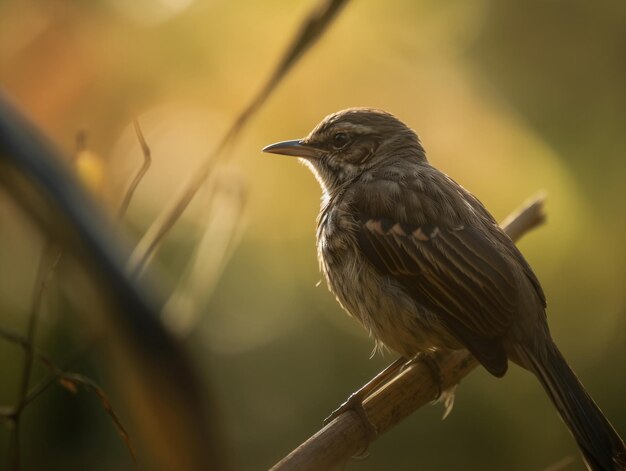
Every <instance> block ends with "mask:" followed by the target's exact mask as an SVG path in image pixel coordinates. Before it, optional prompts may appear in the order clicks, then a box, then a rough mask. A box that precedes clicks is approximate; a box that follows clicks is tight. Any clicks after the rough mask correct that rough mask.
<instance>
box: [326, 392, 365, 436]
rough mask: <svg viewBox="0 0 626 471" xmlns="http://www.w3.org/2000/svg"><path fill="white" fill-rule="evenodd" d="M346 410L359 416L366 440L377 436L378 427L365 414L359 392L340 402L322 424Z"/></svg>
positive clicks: (327, 422)
mask: <svg viewBox="0 0 626 471" xmlns="http://www.w3.org/2000/svg"><path fill="white" fill-rule="evenodd" d="M348 411H354V412H355V413H356V414H357V415H358V416H359V418H360V419H361V422H362V424H363V427H364V429H365V433H366V435H367V438H368V441H372V440H374V439H375V438H376V437H378V429H377V428H376V426H375V425H374V424H373V423H372V421H371V420H370V419H369V417H368V416H367V412H365V408H364V407H363V398H362V397H361V396H360V395H359V394H351V395H350V397H349V398H348V400H347V401H346V402H344V403H343V404H341V405H340V406H339V407H338V408H337V409H335V410H334V411H332V412H331V414H330V415H329V416H328V417H326V418H325V419H324V425H328V424H329V423H331V422H332V421H333V420H335V419H336V418H337V417H339V416H340V415H341V414H343V413H344V412H348Z"/></svg>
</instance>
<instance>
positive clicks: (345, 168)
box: [263, 108, 626, 471]
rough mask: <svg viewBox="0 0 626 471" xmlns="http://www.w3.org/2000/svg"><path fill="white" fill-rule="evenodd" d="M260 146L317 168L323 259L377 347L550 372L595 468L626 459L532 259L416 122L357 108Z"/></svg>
mask: <svg viewBox="0 0 626 471" xmlns="http://www.w3.org/2000/svg"><path fill="white" fill-rule="evenodd" d="M263 151H265V152H271V153H275V154H285V155H292V156H297V157H300V158H301V159H303V161H304V162H305V163H306V164H307V165H308V166H309V168H310V169H311V170H312V171H313V173H314V174H315V176H316V177H317V180H318V181H319V183H320V185H321V187H322V191H323V198H322V208H321V212H320V215H319V218H318V226H317V251H318V257H319V260H320V265H321V269H322V271H323V272H324V274H325V276H326V280H327V282H328V286H329V288H330V290H331V291H332V292H333V293H334V294H335V295H336V297H337V300H338V301H339V303H340V304H341V305H342V306H343V308H344V309H345V310H346V311H347V312H348V313H349V314H351V315H352V316H354V317H356V318H357V319H358V320H359V321H360V322H361V323H362V324H363V326H364V327H365V328H366V329H367V330H368V331H369V332H370V334H371V335H372V336H373V337H374V338H375V339H376V341H377V344H378V345H385V346H387V347H389V348H390V349H392V350H394V351H396V352H398V353H399V354H400V355H402V356H403V357H404V358H407V359H409V358H412V357H414V356H415V355H417V354H419V353H424V352H432V351H438V350H444V351H445V350H458V349H463V348H466V349H467V350H469V351H470V352H471V353H472V354H473V355H474V356H475V357H476V358H477V360H478V361H479V362H480V363H481V364H482V365H483V366H484V367H485V368H486V369H487V370H488V371H489V372H490V373H491V374H493V375H495V376H497V377H501V376H503V375H504V373H505V372H506V370H507V366H508V360H511V361H513V362H514V363H516V364H518V365H520V366H521V367H523V368H525V369H527V370H529V371H531V372H532V373H534V374H535V376H536V377H537V378H538V380H539V381H540V382H541V384H542V385H543V387H544V389H545V390H546V392H547V394H548V396H549V397H550V399H551V400H552V402H553V403H554V405H555V407H556V408H557V410H558V412H559V414H560V415H561V417H562V419H563V420H564V421H565V423H566V424H567V426H568V427H569V429H570V431H571V433H572V434H573V436H574V438H575V439H576V442H577V443H578V446H579V448H580V450H581V452H582V454H583V457H584V460H585V462H586V464H587V466H588V468H589V469H592V470H598V471H599V470H603V471H606V470H623V469H626V450H625V448H624V442H623V441H622V439H621V438H620V437H619V435H618V434H617V433H616V432H615V430H614V429H613V427H612V426H611V424H610V423H609V421H608V420H607V419H606V418H605V417H604V415H603V414H602V412H601V411H600V409H599V408H598V406H596V404H595V403H594V401H593V400H592V399H591V397H590V396H589V395H588V394H587V392H586V391H585V389H584V388H583V386H582V384H581V383H580V381H579V380H578V378H577V377H576V375H575V374H574V372H573V371H572V370H571V368H570V367H569V366H568V364H567V362H566V361H565V359H564V358H563V356H562V355H561V353H560V352H559V350H558V348H557V347H556V345H555V344H554V342H553V341H552V338H551V336H550V332H549V330H548V325H547V320H546V314H545V307H546V301H545V296H544V293H543V290H542V289H541V285H540V284H539V281H538V280H537V277H536V276H535V274H534V273H533V271H532V269H531V268H530V266H529V265H528V263H527V262H526V260H525V259H524V257H523V256H522V254H521V253H520V252H519V250H518V249H517V248H516V246H515V244H513V242H512V241H511V239H510V238H509V237H508V236H507V235H506V234H505V233H504V232H503V231H502V229H500V227H499V226H498V224H497V223H496V221H495V220H494V218H493V217H492V216H491V214H489V212H488V211H487V210H486V209H485V207H484V206H483V205H482V204H481V203H480V201H478V199H476V198H475V197H474V196H473V195H472V194H471V193H470V192H469V191H467V190H466V189H465V188H463V187H462V186H460V185H459V184H458V183H456V182H455V181H454V180H452V179H451V178H450V177H448V176H447V175H445V174H444V173H442V172H440V171H439V170H437V169H436V168H434V167H432V166H431V165H430V164H429V162H428V160H427V159H426V154H425V152H424V148H423V147H422V145H421V143H420V141H419V139H418V137H417V135H416V134H415V133H414V132H413V131H412V130H411V129H409V128H408V127H407V126H406V125H405V124H403V123H402V122H401V121H399V120H398V119H397V118H396V117H394V116H393V115H391V114H389V113H386V112H384V111H379V110H374V109H369V108H351V109H347V110H344V111H340V112H338V113H335V114H332V115H330V116H327V117H326V118H325V119H324V120H323V121H322V122H321V123H320V124H319V125H318V126H317V127H316V128H315V129H313V131H312V132H311V133H310V134H309V135H308V136H307V137H305V138H304V139H301V140H294V141H285V142H279V143H277V144H273V145H270V146H268V147H265V148H264V149H263Z"/></svg>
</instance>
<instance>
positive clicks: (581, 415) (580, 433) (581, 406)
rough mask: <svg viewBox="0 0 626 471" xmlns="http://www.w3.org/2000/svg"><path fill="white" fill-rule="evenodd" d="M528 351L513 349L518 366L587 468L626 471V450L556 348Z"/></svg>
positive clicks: (540, 348) (548, 347)
mask: <svg viewBox="0 0 626 471" xmlns="http://www.w3.org/2000/svg"><path fill="white" fill-rule="evenodd" d="M534 350H535V351H529V349H528V348H524V347H520V348H517V349H516V353H517V355H518V356H519V358H518V359H519V360H521V362H522V364H523V365H524V366H525V367H526V368H528V369H529V370H530V371H532V372H533V373H534V374H535V375H536V376H537V378H538V379H539V381H540V382H541V384H542V385H543V387H544V389H545V390H546V392H547V393H548V396H550V399H551V400H552V402H553V403H554V405H555V406H556V408H557V410H558V411H559V414H560V416H561V418H562V419H563V421H564V422H565V424H566V425H567V427H568V428H569V430H570V432H571V433H572V435H573V436H574V438H575V439H576V442H577V443H578V447H579V448H580V451H581V452H582V454H583V457H584V459H585V462H586V463H587V467H588V468H589V469H591V470H593V471H613V470H621V471H623V470H626V449H625V448H624V442H623V441H622V439H621V438H620V436H619V435H618V434H617V432H616V431H615V429H614V428H613V426H612V425H611V423H610V422H609V421H608V419H607V418H606V417H605V416H604V414H602V411H601V410H600V408H599V407H598V406H597V405H596V403H595V402H594V401H593V399H592V398H591V396H589V394H588V393H587V391H585V388H584V387H583V385H582V384H581V382H580V381H579V380H578V378H577V377H576V374H575V373H574V372H573V371H572V369H571V368H570V367H569V365H568V364H567V362H566V361H565V358H563V355H561V352H560V351H559V349H558V348H557V347H556V345H555V344H554V343H553V342H552V341H551V340H549V341H548V342H547V347H546V346H545V344H544V346H541V347H537V348H536V349H534Z"/></svg>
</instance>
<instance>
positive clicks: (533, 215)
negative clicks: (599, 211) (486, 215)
mask: <svg viewBox="0 0 626 471" xmlns="http://www.w3.org/2000/svg"><path fill="white" fill-rule="evenodd" d="M543 204H544V196H543V195H540V196H537V197H535V198H534V199H533V200H531V201H530V202H529V203H527V204H526V205H525V206H523V207H522V208H521V209H520V210H518V211H516V212H515V213H513V216H509V217H508V218H507V219H506V220H505V221H504V222H503V223H502V228H503V229H504V230H505V231H506V232H507V234H509V236H511V238H512V239H513V240H518V239H519V238H520V237H521V236H522V235H524V234H525V233H526V232H528V231H529V230H531V229H533V228H535V227H536V226H537V225H539V224H540V223H541V222H542V221H543V220H544V216H543ZM436 359H437V363H438V365H439V368H440V371H441V381H442V389H443V390H447V389H449V388H452V387H454V386H456V385H457V384H459V383H460V381H461V379H463V378H464V377H465V376H466V375H467V374H468V373H470V372H471V371H472V370H473V369H474V368H475V367H476V366H478V362H477V361H476V360H475V359H474V357H473V356H472V355H471V354H470V353H469V352H467V351H466V350H459V351H455V352H449V353H442V354H441V353H440V354H439V355H438V356H437V358H436ZM438 394H439V384H438V383H437V382H436V381H435V380H434V378H433V375H432V373H431V370H430V369H429V368H428V366H427V365H425V364H424V363H423V362H415V363H411V365H410V366H408V367H407V368H406V369H404V370H403V371H402V372H401V373H400V374H399V375H398V376H396V377H395V378H393V379H392V380H390V381H389V382H387V383H386V384H384V385H383V386H382V387H381V388H379V389H378V390H377V391H376V392H374V393H373V394H372V395H371V396H369V397H368V398H366V399H365V400H364V401H363V408H364V409H365V413H366V414H367V417H368V418H369V421H370V422H371V424H372V425H374V427H376V430H377V431H378V435H381V434H383V433H385V432H386V431H387V430H389V429H391V428H393V427H394V426H395V425H397V424H398V423H399V422H401V421H402V420H403V419H405V418H406V417H408V416H409V415H411V414H412V413H413V412H415V411H416V410H417V409H419V408H420V407H422V406H424V405H426V404H428V403H430V402H432V401H433V400H435V399H436V398H437V395H438ZM369 441H370V438H368V430H367V427H366V425H365V424H364V423H363V421H362V419H361V418H360V416H359V415H358V414H357V413H356V412H354V411H351V410H349V411H348V412H345V413H343V414H341V415H340V416H339V417H337V418H336V419H335V420H333V421H332V422H330V423H329V424H328V425H326V426H325V427H324V428H322V429H321V430H320V431H318V432H317V433H316V434H315V435H313V436H312V437H310V438H309V439H308V440H307V441H305V442H304V443H302V444H301V445H300V446H299V447H298V448H296V449H295V450H294V451H292V452H291V453H290V454H289V455H287V456H286V457H285V458H283V459H282V460H281V461H280V462H279V463H278V464H276V465H275V466H274V467H273V468H272V470H271V471H291V470H300V471H302V470H304V471H306V470H309V471H313V470H327V469H331V468H333V467H335V466H338V465H340V464H341V463H343V462H344V461H345V460H346V459H348V458H349V457H351V456H354V455H357V454H359V453H361V452H363V451H364V450H366V449H367V447H368V445H369Z"/></svg>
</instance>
